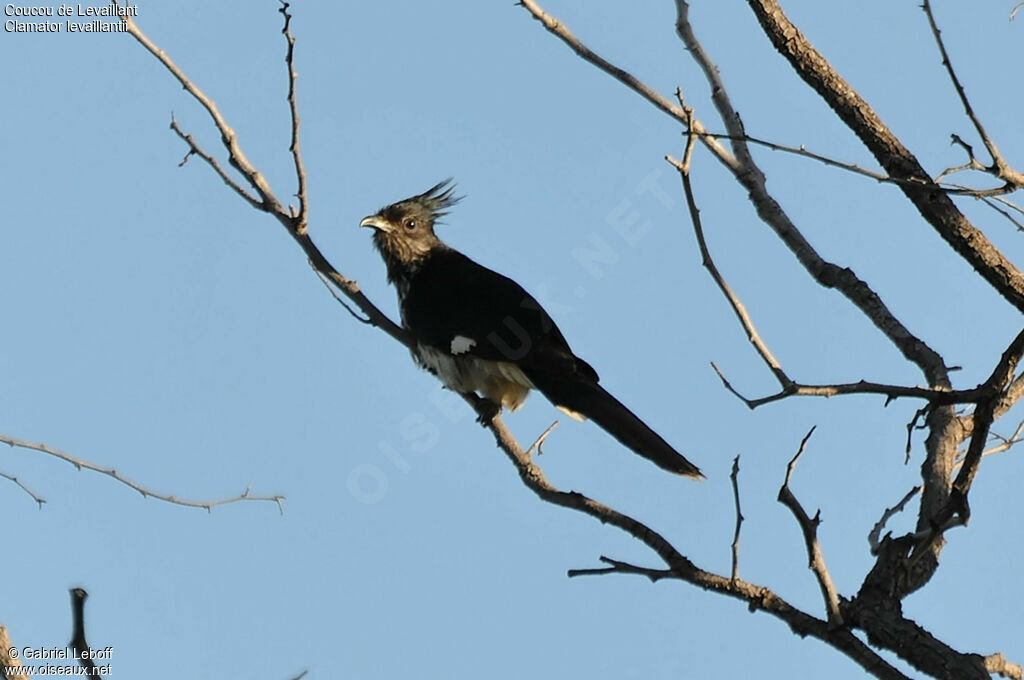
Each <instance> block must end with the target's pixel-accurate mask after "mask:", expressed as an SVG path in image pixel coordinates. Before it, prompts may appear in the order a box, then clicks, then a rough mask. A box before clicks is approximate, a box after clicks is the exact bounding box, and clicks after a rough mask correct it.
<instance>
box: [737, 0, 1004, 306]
mask: <svg viewBox="0 0 1024 680" xmlns="http://www.w3.org/2000/svg"><path fill="white" fill-rule="evenodd" d="M748 4H749V5H750V7H751V9H752V10H753V11H754V15H755V16H756V17H757V19H758V21H759V22H760V23H761V27H762V29H763V30H764V32H765V35H767V36H768V38H769V39H770V40H771V41H772V44H773V45H774V46H775V48H776V49H777V50H778V51H779V52H780V53H781V54H782V55H783V56H784V57H785V58H786V59H787V60H788V61H789V63H790V65H791V66H792V67H793V69H794V70H795V71H796V73H797V74H798V75H799V76H800V77H801V78H802V79H803V80H804V81H805V82H806V83H807V84H808V85H810V86H811V88H812V89H814V90H815V91H816V92H817V93H818V94H819V95H820V96H821V97H822V98H823V99H824V100H825V101H826V102H827V103H828V104H829V106H831V107H832V109H833V110H834V111H835V113H836V115H838V116H839V118H840V119H841V120H842V121H843V122H844V123H846V125H847V126H848V127H849V128H850V130H851V131H852V132H854V133H855V134H856V135H857V136H858V137H859V138H860V139H861V141H862V142H863V143H864V145H865V146H867V148H868V150H869V151H871V153H872V154H873V155H874V156H875V158H876V159H877V160H878V162H879V164H880V165H881V166H882V167H883V168H884V169H885V171H886V172H887V173H888V174H889V175H890V176H892V177H898V178H905V179H911V178H917V179H926V178H928V177H929V175H928V173H927V172H926V171H925V170H924V168H923V167H922V166H921V164H920V162H918V160H917V158H916V157H915V156H914V155H913V154H912V153H911V152H910V151H909V150H908V149H907V148H906V147H905V146H903V144H902V142H900V140H899V139H898V138H897V137H896V135H894V134H893V133H892V131H891V130H890V129H889V128H888V127H887V126H886V125H885V123H884V122H883V121H882V120H881V118H879V117H878V115H877V114H876V113H875V112H874V110H873V109H872V108H871V107H870V106H869V105H868V103H867V102H865V101H864V100H863V99H862V98H861V97H860V95H859V94H857V92H856V91H855V90H854V89H853V88H852V87H851V86H850V84H849V83H847V82H846V80H844V79H843V77H842V76H841V75H840V74H839V73H838V72H836V70H835V69H834V68H833V67H832V65H831V64H830V63H829V62H828V60H826V59H825V58H824V57H823V56H822V55H821V54H820V53H819V52H818V51H817V50H816V49H815V48H814V47H813V46H812V45H811V43H810V42H809V41H808V40H807V39H806V38H805V37H804V35H803V34H802V33H801V32H800V30H799V29H798V28H797V27H796V26H794V25H793V23H792V22H791V21H790V20H789V18H788V17H787V16H786V14H785V13H784V12H783V11H782V8H781V7H780V6H779V4H778V2H777V1H776V0H748ZM900 188H901V189H902V190H903V193H904V194H905V195H906V196H907V198H908V199H910V201H911V202H912V203H913V204H914V206H915V207H916V208H917V209H918V211H919V212H920V213H921V216H922V217H924V219H925V220H926V221H927V222H928V223H929V224H931V225H932V227H933V228H934V229H935V231H936V232H938V234H939V235H940V236H941V237H942V238H943V239H944V240H945V241H946V242H947V243H948V244H949V245H950V247H952V248H953V250H954V251H955V252H956V253H958V254H959V255H960V256H961V257H963V258H964V259H965V260H966V261H967V262H968V263H970V264H971V266H972V267H974V269H975V270H976V271H977V272H978V273H979V274H980V275H981V276H982V278H984V279H985V280H986V281H988V282H989V284H991V285H992V287H993V288H995V289H996V291H998V292H999V294H1000V295H1002V296H1003V297H1004V298H1005V299H1006V300H1007V301H1008V302H1010V303H1011V304H1012V305H1013V306H1014V307H1016V308H1017V309H1018V310H1021V311H1024V275H1022V274H1021V272H1020V271H1019V270H1018V269H1017V267H1016V266H1014V264H1013V263H1012V262H1010V261H1009V260H1008V259H1007V258H1006V257H1005V256H1004V255H1003V254H1002V253H1001V252H1000V251H999V250H998V249H997V248H996V247H995V246H994V245H993V244H992V243H991V242H990V241H989V240H988V238H987V237H986V236H985V235H984V234H983V233H982V232H981V231H980V230H979V229H978V228H977V227H975V226H974V225H973V224H971V223H970V221H969V220H968V219H967V218H966V217H964V215H963V214H962V213H961V212H960V211H959V209H957V207H956V205H955V204H954V203H953V201H952V200H951V199H950V198H949V197H948V196H947V195H946V194H945V193H944V192H942V191H941V190H939V189H938V187H934V188H928V187H916V186H914V185H912V184H905V183H904V184H900Z"/></svg>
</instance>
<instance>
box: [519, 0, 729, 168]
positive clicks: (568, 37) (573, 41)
mask: <svg viewBox="0 0 1024 680" xmlns="http://www.w3.org/2000/svg"><path fill="white" fill-rule="evenodd" d="M518 4H519V6H520V7H524V8H526V10H527V11H528V12H529V13H530V14H531V15H532V16H533V18H534V19H536V20H537V21H539V22H540V23H541V24H542V25H543V26H544V28H546V29H547V30H548V31H549V32H551V33H552V34H553V35H555V36H557V37H558V38H559V39H560V40H561V41H562V42H564V43H565V44H566V45H568V46H569V47H570V48H571V49H572V51H573V52H575V53H576V54H577V55H578V56H579V57H580V58H582V59H584V60H585V61H588V62H590V63H591V64H593V65H594V66H596V67H597V68H599V69H601V70H602V71H604V72H605V73H607V74H608V75H610V76H611V77H613V78H615V79H616V80H618V81H619V82H620V83H622V84H623V85H625V86H626V87H628V88H629V89H631V90H633V91H634V92H636V93H637V94H639V95H640V96H641V97H643V98H644V99H646V100H647V101H648V102H650V103H651V104H653V105H654V106H655V108H657V109H658V110H660V111H662V112H663V113H666V114H668V115H669V116H671V117H672V118H674V119H676V120H677V121H678V122H680V123H682V124H683V125H686V124H687V117H686V114H685V112H684V111H683V109H682V108H681V107H679V106H677V105H675V104H673V103H672V101H671V100H669V99H668V98H667V97H665V96H663V95H662V94H660V93H658V92H655V91H654V89H653V88H652V87H650V86H649V85H647V84H646V83H644V82H643V81H642V80H640V79H639V78H637V77H635V76H634V75H633V74H631V73H629V72H628V71H626V70H625V69H622V68H619V67H618V66H616V65H615V64H613V63H611V62H610V61H608V60H606V59H605V58H604V57H602V56H601V55H599V54H597V53H596V52H594V51H593V50H592V49H590V48H589V47H588V46H587V45H585V44H584V43H583V42H582V41H581V40H580V39H579V38H577V37H576V36H575V35H573V33H572V31H570V30H569V28H568V27H567V26H566V25H565V24H564V23H562V22H561V21H559V20H558V19H556V18H554V17H553V16H551V15H550V14H548V13H547V12H545V11H544V10H543V9H542V8H541V7H540V5H538V4H537V3H536V2H535V1H534V0H520V2H519V3H518ZM690 124H691V125H692V126H693V129H694V131H695V132H696V133H697V134H698V135H701V137H700V140H701V142H703V143H704V145H705V146H707V147H708V148H709V149H711V150H712V152H713V153H714V155H715V156H716V157H717V158H719V159H720V160H722V162H724V163H726V164H727V165H730V166H731V167H732V168H733V170H734V172H739V171H741V170H742V168H741V167H740V164H739V163H738V162H737V161H736V159H735V158H734V157H733V155H732V154H731V153H729V151H728V149H726V148H725V147H724V146H722V145H721V144H720V143H719V142H718V140H716V139H715V138H713V137H708V136H705V135H704V133H705V132H707V130H706V128H705V127H704V126H703V125H702V124H701V123H700V121H698V120H696V119H694V120H692V121H691V123H690Z"/></svg>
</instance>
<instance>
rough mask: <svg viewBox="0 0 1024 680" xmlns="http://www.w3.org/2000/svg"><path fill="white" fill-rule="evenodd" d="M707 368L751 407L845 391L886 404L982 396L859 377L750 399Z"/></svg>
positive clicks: (974, 399)
mask: <svg viewBox="0 0 1024 680" xmlns="http://www.w3.org/2000/svg"><path fill="white" fill-rule="evenodd" d="M711 368H713V369H714V370H715V373H717V374H718V377H719V379H720V380H721V381H722V385H723V386H724V387H725V388H726V389H727V390H729V391H730V392H732V393H733V394H734V395H735V396H736V397H737V398H738V399H739V400H740V401H742V402H743V403H744V404H746V405H747V406H748V407H749V408H751V409H755V408H757V407H758V406H764V405H765V404H770V403H772V402H774V401H779V400H780V399H785V398H787V397H825V398H826V399H827V398H829V397H836V396H839V395H845V394H878V395H881V396H884V397H885V398H886V403H888V402H890V401H892V400H894V399H898V398H901V397H907V398H911V399H925V400H927V401H928V402H929V403H931V404H939V405H945V404H973V403H977V402H978V400H980V399H984V398H985V392H984V391H983V390H982V389H981V388H980V387H975V388H972V389H969V390H948V389H940V388H930V387H911V386H909V385H886V384H883V383H874V382H868V381H866V380H859V381H857V382H855V383H842V384H838V385H803V384H801V383H792V384H791V385H789V386H788V387H786V388H783V389H782V390H780V391H779V392H776V393H774V394H769V395H768V396H766V397H758V398H757V399H750V398H748V397H745V396H744V395H743V394H742V393H741V392H739V391H738V390H736V388H734V387H733V386H732V383H730V382H729V379H728V378H726V377H725V374H724V373H723V372H722V369H721V368H719V367H718V364H716V363H715V362H713V361H712V362H711Z"/></svg>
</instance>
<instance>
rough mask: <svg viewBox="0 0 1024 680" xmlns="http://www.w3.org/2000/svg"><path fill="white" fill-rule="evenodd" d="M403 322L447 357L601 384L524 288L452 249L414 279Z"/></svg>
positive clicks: (434, 257) (438, 254)
mask: <svg viewBox="0 0 1024 680" xmlns="http://www.w3.org/2000/svg"><path fill="white" fill-rule="evenodd" d="M402 318H403V321H404V322H405V325H406V327H407V328H408V329H409V331H410V332H411V333H412V334H413V336H415V337H416V339H417V340H418V341H419V342H421V343H425V344H427V345H430V346H432V347H435V348H437V349H440V350H442V351H444V352H447V353H449V354H467V355H471V356H475V357H479V358H481V359H487V360H489V361H508V362H512V363H515V364H517V365H519V366H520V367H522V368H523V369H524V370H526V371H527V372H528V373H529V372H533V371H541V372H545V373H552V374H556V375H573V374H577V373H579V374H581V375H582V376H585V377H587V378H589V379H590V380H593V381H595V382H596V381H597V379H598V377H597V373H596V372H595V371H594V369H593V368H591V367H590V365H589V364H587V362H585V361H583V360H582V359H580V358H578V357H577V356H575V355H574V354H573V352H572V350H571V349H570V348H569V343H568V342H566V340H565V337H564V336H563V335H562V332H561V331H560V330H558V326H556V325H555V322H554V321H553V320H552V319H551V317H550V316H549V315H548V313H547V312H546V311H544V308H543V307H541V306H540V303H538V302H537V301H536V300H535V299H534V298H533V296H532V295H530V294H529V293H527V292H526V291H525V290H523V288H522V286H520V285H519V284H518V283H516V282H515V281H513V280H512V279H510V278H508V277H507V276H502V275H501V274H499V273H497V272H495V271H491V270H490V269H488V268H487V267H484V266H482V265H479V264H477V263H476V262H474V261H473V260H471V259H469V258H468V257H466V256H465V255H463V254H462V253H460V252H458V251H456V250H452V249H451V248H443V249H437V250H435V251H434V252H432V253H431V254H430V255H429V256H428V257H427V258H426V260H425V261H424V262H423V264H422V265H421V266H420V268H419V270H418V271H417V272H416V273H415V274H414V275H413V277H412V278H411V280H410V285H409V289H408V292H407V293H406V295H405V299H404V300H403V302H402ZM453 341H455V345H454V346H453V344H452V343H453Z"/></svg>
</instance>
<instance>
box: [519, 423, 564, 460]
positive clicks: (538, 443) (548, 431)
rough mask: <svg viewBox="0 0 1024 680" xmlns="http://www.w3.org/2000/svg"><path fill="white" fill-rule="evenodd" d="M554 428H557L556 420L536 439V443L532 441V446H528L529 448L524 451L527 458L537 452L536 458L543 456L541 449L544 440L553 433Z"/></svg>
mask: <svg viewBox="0 0 1024 680" xmlns="http://www.w3.org/2000/svg"><path fill="white" fill-rule="evenodd" d="M556 427H558V421H557V420H556V421H555V422H553V423H551V424H550V425H549V426H548V429H546V430H544V431H543V432H542V433H541V435H540V436H539V437H537V439H536V441H534V442H533V443H532V444H530V448H528V449H526V455H527V456H532V455H533V452H534V451H536V452H537V455H538V456H540V455H543V453H544V448H543V446H544V440H545V439H547V438H548V435H549V434H551V433H552V432H554V430H555V428H556Z"/></svg>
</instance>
